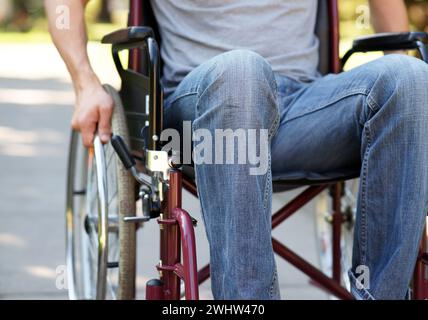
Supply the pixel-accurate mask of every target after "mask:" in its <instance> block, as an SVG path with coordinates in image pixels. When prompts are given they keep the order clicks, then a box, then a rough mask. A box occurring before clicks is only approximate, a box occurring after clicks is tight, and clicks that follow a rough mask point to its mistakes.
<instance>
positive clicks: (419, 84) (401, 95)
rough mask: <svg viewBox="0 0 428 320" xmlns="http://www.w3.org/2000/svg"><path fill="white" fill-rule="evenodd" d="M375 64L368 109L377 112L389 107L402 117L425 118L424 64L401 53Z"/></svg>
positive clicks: (427, 76) (427, 81) (427, 80)
mask: <svg viewBox="0 0 428 320" xmlns="http://www.w3.org/2000/svg"><path fill="white" fill-rule="evenodd" d="M379 62H380V63H378V64H377V66H376V69H375V74H376V76H377V78H376V81H375V82H374V84H373V86H372V89H371V92H370V94H369V99H370V101H369V105H370V106H371V108H372V109H375V110H374V111H378V110H377V109H380V108H381V107H382V106H385V105H389V106H390V107H393V108H396V109H397V112H399V114H402V115H413V116H418V115H422V114H425V115H427V114H428V113H427V110H428V109H427V106H426V104H427V101H428V100H427V98H428V94H427V88H428V64H427V63H425V62H424V61H422V60H420V59H417V58H414V57H410V56H407V55H401V54H391V55H387V56H385V57H383V58H382V59H380V61H379ZM388 102H393V103H388Z"/></svg>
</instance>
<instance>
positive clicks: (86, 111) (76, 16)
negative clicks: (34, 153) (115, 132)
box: [45, 0, 113, 147]
mask: <svg viewBox="0 0 428 320" xmlns="http://www.w3.org/2000/svg"><path fill="white" fill-rule="evenodd" d="M88 1H89V0H45V8H46V14H47V17H48V21H49V31H50V33H51V35H52V40H53V42H54V44H55V46H56V47H57V49H58V51H59V53H60V55H61V57H62V59H63V60H64V62H65V64H66V66H67V69H68V71H69V73H70V75H71V79H72V81H73V86H74V90H75V94H76V106H75V110H74V113H73V118H72V121H71V123H72V127H73V128H74V129H76V130H79V131H80V132H81V133H82V137H83V143H84V145H85V146H86V147H89V146H91V145H92V142H93V139H94V134H95V131H97V129H98V134H99V136H100V138H101V141H103V142H107V141H108V140H109V139H110V135H111V131H110V118H111V115H112V111H113V101H112V99H111V97H110V96H109V95H108V94H107V93H106V92H105V91H104V89H103V87H102V85H101V83H100V81H99V79H98V77H97V76H96V75H95V73H94V71H93V70H92V67H91V65H90V63H89V59H88V53H87V49H86V46H87V34H86V25H85V18H84V10H85V5H86V3H87V2H88ZM58 6H65V7H66V8H68V9H69V12H70V26H69V28H64V27H63V26H57V22H56V20H57V19H58V16H57V12H56V10H57V8H58Z"/></svg>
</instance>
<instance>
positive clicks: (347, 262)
mask: <svg viewBox="0 0 428 320" xmlns="http://www.w3.org/2000/svg"><path fill="white" fill-rule="evenodd" d="M358 186H359V180H358V179H354V180H350V181H346V182H345V189H344V196H343V197H342V213H343V223H342V230H341V239H340V242H341V244H340V246H341V253H342V256H341V272H342V276H341V283H342V285H343V286H345V287H346V288H347V289H348V290H350V283H349V278H348V270H349V269H350V268H351V264H352V246H353V239H354V224H355V215H356V210H357V209H356V208H357V195H358ZM331 220H332V212H331V197H330V195H329V192H328V191H325V192H323V193H322V194H320V195H319V196H318V197H317V198H316V203H315V229H316V230H315V234H316V243H317V247H318V248H317V249H318V257H319V262H320V266H321V270H322V271H323V272H324V273H325V274H326V275H328V276H332V274H333V255H332V247H333V242H332V234H333V233H332V223H331Z"/></svg>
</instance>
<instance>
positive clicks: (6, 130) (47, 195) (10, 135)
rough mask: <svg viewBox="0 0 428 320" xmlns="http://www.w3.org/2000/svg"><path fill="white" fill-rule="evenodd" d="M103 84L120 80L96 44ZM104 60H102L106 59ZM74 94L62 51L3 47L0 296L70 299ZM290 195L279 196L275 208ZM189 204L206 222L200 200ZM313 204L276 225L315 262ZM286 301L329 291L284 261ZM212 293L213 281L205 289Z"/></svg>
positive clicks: (150, 259) (150, 239) (151, 245)
mask: <svg viewBox="0 0 428 320" xmlns="http://www.w3.org/2000/svg"><path fill="white" fill-rule="evenodd" d="M90 52H91V57H94V58H93V59H92V60H93V63H94V65H95V69H96V70H97V72H98V73H99V74H100V75H101V78H102V80H103V81H109V82H110V83H116V84H117V76H116V75H115V73H114V68H113V65H112V63H111V61H110V59H109V53H108V48H105V47H101V46H97V45H91V46H90ZM99 57H102V59H100V58H99ZM72 104H73V93H72V88H71V85H70V83H69V80H68V78H67V76H66V71H65V68H64V66H63V64H62V63H61V61H60V59H59V57H58V55H57V53H56V52H55V50H54V49H53V47H52V46H50V45H47V44H41V45H37V44H33V45H26V44H19V45H10V44H1V45H0V299H65V298H67V294H66V292H65V291H63V290H58V289H57V288H56V286H55V279H56V268H57V267H58V266H60V265H63V264H64V247H65V241H64V231H65V227H64V226H65V221H64V202H65V201H64V195H65V175H66V173H65V172H66V156H67V148H68V139H69V129H68V128H69V120H70V116H71V111H72ZM289 198H290V195H288V194H287V195H280V196H275V198H274V207H275V208H277V207H278V206H279V205H280V204H281V203H282V202H283V201H284V199H289ZM184 204H185V207H186V208H188V209H191V210H192V212H193V215H194V216H195V217H196V218H197V219H198V220H201V219H200V215H199V213H198V212H199V210H198V203H197V202H196V201H194V200H192V199H191V197H190V196H189V195H186V196H185V201H184ZM312 210H313V206H311V205H310V206H308V207H306V208H305V209H304V210H302V212H301V213H300V214H299V215H297V216H295V217H293V218H291V219H290V221H289V222H287V223H286V224H285V225H284V226H281V227H280V228H278V230H275V232H274V234H275V236H276V237H277V238H278V239H280V240H283V241H284V242H285V243H287V244H288V245H289V246H290V247H292V248H296V249H297V251H298V252H300V253H301V254H302V255H303V256H305V257H307V258H308V259H309V260H310V261H312V262H314V263H316V262H317V259H316V254H315V239H314V225H313V217H312V215H311V212H312ZM156 230H157V225H156V224H155V223H153V222H152V223H150V224H149V225H147V226H146V227H145V228H144V229H143V231H142V232H140V233H139V240H140V241H139V244H141V245H140V246H139V250H138V255H139V257H138V261H139V265H138V268H139V276H138V280H137V281H138V286H139V288H140V289H141V290H139V297H141V296H142V292H143V290H142V288H143V284H144V282H145V280H146V279H147V278H149V277H153V276H155V275H156V274H155V273H154V272H152V273H150V271H152V270H154V269H153V267H152V265H153V264H155V263H157V253H156V251H155V250H153V249H156V248H157V245H158V242H159V240H158V237H157V234H156ZM197 241H198V248H197V249H198V257H199V261H198V263H199V265H200V266H202V264H205V263H206V262H207V261H208V252H207V243H206V238H205V235H204V230H203V226H202V224H200V225H199V226H198V228H197ZM278 269H279V276H280V285H281V291H282V295H283V298H287V299H325V298H327V295H326V294H325V293H324V292H322V291H320V290H318V289H317V288H315V287H314V286H312V285H310V284H309V282H308V279H307V278H306V277H305V276H304V275H302V274H301V273H300V272H297V271H296V270H295V269H294V268H293V267H291V266H290V265H289V264H287V263H285V262H283V261H279V260H278ZM201 296H202V297H203V298H211V294H210V290H209V283H206V284H204V285H203V286H202V288H201Z"/></svg>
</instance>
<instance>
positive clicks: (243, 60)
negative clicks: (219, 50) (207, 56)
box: [196, 50, 279, 127]
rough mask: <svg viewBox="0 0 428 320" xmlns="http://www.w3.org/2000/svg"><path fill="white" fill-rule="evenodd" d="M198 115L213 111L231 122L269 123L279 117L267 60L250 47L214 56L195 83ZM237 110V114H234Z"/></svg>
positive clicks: (275, 94) (274, 80)
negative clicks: (201, 77) (202, 75)
mask: <svg viewBox="0 0 428 320" xmlns="http://www.w3.org/2000/svg"><path fill="white" fill-rule="evenodd" d="M196 108H197V116H202V115H204V114H207V113H210V112H216V113H217V116H220V117H224V118H227V119H225V120H226V122H227V123H228V124H230V126H237V123H236V122H239V125H245V124H246V125H250V124H255V123H257V124H259V125H260V126H262V127H269V124H272V123H273V122H275V119H276V118H277V117H279V111H278V106H277V84H276V79H275V75H274V72H273V70H272V68H271V66H270V65H269V63H268V62H267V61H266V60H265V59H264V58H263V57H262V56H260V55H259V54H257V53H255V52H253V51H250V50H232V51H228V52H226V53H223V54H220V55H218V56H217V57H215V58H214V59H213V61H212V64H211V66H210V68H209V69H208V71H207V72H206V75H205V76H204V77H203V79H202V80H201V81H200V85H199V87H198V103H197V106H196ZM235 114H239V115H240V116H239V117H236V116H234V115H235Z"/></svg>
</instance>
